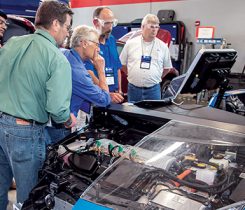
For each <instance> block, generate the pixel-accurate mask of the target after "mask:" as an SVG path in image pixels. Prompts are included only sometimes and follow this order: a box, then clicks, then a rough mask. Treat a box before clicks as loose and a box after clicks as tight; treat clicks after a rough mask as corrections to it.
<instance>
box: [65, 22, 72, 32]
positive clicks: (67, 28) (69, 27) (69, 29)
mask: <svg viewBox="0 0 245 210" xmlns="http://www.w3.org/2000/svg"><path fill="white" fill-rule="evenodd" d="M64 26H65V27H66V30H67V31H68V32H70V31H71V25H67V24H65V23H64Z"/></svg>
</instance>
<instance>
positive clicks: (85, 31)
mask: <svg viewBox="0 0 245 210" xmlns="http://www.w3.org/2000/svg"><path fill="white" fill-rule="evenodd" d="M95 38H97V39H98V38H99V33H98V31H97V30H96V29H95V28H93V27H91V26H86V25H81V26H77V27H76V28H75V29H74V31H73V33H72V36H71V46H70V47H71V48H74V47H79V46H80V41H81V40H92V41H93V40H94V39H95Z"/></svg>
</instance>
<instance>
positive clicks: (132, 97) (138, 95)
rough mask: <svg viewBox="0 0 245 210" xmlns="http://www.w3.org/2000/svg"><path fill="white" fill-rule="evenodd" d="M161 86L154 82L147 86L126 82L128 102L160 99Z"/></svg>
mask: <svg viewBox="0 0 245 210" xmlns="http://www.w3.org/2000/svg"><path fill="white" fill-rule="evenodd" d="M160 99H161V88H160V84H156V85H154V86H152V87H149V88H141V87H136V86H134V85H133V84H130V83H128V102H132V103H133V102H137V101H142V100H160Z"/></svg>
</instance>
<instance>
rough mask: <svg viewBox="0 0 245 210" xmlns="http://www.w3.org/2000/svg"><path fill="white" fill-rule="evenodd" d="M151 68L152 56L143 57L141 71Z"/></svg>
mask: <svg viewBox="0 0 245 210" xmlns="http://www.w3.org/2000/svg"><path fill="white" fill-rule="evenodd" d="M150 67H151V56H145V55H142V56H141V62H140V68H141V69H150Z"/></svg>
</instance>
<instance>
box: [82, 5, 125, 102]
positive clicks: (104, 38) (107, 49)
mask: <svg viewBox="0 0 245 210" xmlns="http://www.w3.org/2000/svg"><path fill="white" fill-rule="evenodd" d="M93 24H94V26H95V28H96V29H97V30H98V31H99V33H100V38H99V42H100V55H101V56H102V57H103V58H104V59H105V75H106V82H107V84H108V86H109V90H110V96H111V100H112V102H113V103H121V102H122V101H123V100H124V98H123V97H122V95H121V93H122V92H121V71H120V68H121V67H122V65H121V62H120V60H119V56H118V52H117V47H116V40H115V38H114V37H113V36H112V35H111V31H112V27H114V26H116V25H117V20H116V19H115V18H114V14H113V12H112V11H111V10H110V9H109V8H108V7H99V8H97V9H96V10H95V11H94V14H93ZM85 67H86V69H87V70H88V71H89V74H90V75H91V77H92V79H93V82H94V83H95V84H97V85H98V74H97V71H96V70H95V68H94V65H93V64H92V62H91V61H86V62H85Z"/></svg>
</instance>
